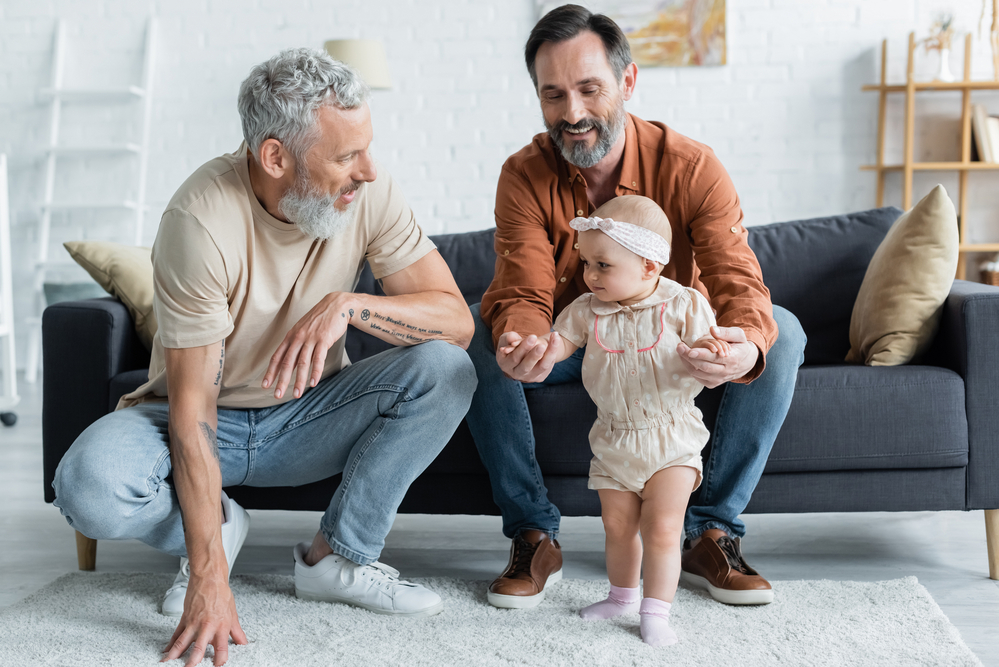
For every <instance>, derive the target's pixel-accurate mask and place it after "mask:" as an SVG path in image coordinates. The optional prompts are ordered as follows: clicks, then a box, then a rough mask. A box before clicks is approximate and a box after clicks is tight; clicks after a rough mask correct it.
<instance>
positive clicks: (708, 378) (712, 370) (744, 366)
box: [676, 326, 760, 389]
mask: <svg viewBox="0 0 999 667" xmlns="http://www.w3.org/2000/svg"><path fill="white" fill-rule="evenodd" d="M711 335H712V336H713V337H714V338H715V339H716V340H719V341H724V342H727V343H728V344H729V348H730V349H729V352H728V355H727V356H722V355H720V354H718V353H717V352H713V351H711V350H709V349H707V348H703V347H698V348H691V347H688V346H687V345H686V344H684V343H680V344H679V345H677V346H676V351H677V353H678V354H679V355H680V359H681V361H683V365H684V366H685V367H686V368H687V370H688V371H689V372H690V374H691V375H692V376H694V379H695V380H697V381H698V382H700V383H701V384H703V385H704V386H705V387H707V388H708V389H714V388H715V387H717V386H719V385H722V384H725V383H726V382H731V381H732V380H737V379H739V378H741V377H742V376H744V375H745V374H746V373H748V372H749V371H751V370H753V368H754V367H755V366H756V361H757V360H758V359H759V357H760V350H759V348H758V347H756V345H755V344H754V343H751V342H749V341H748V340H747V338H746V332H745V331H743V330H742V329H740V328H739V327H719V326H714V327H711Z"/></svg>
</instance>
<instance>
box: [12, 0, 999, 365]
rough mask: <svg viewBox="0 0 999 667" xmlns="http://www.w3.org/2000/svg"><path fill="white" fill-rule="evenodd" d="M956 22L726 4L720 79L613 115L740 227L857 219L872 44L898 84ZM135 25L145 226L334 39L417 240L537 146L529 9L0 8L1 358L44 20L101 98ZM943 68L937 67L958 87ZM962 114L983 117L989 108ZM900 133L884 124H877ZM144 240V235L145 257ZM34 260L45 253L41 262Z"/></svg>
mask: <svg viewBox="0 0 999 667" xmlns="http://www.w3.org/2000/svg"><path fill="white" fill-rule="evenodd" d="M957 4H958V3H955V2H952V1H947V0H877V1H873V0H728V63H729V64H728V65H727V66H724V67H717V68H690V69H643V70H642V71H641V72H640V74H639V85H638V92H637V95H636V97H635V98H634V100H633V101H632V102H631V103H630V104H629V110H630V111H632V112H634V113H636V114H638V115H640V116H642V117H645V118H648V119H655V120H662V121H664V122H666V123H668V124H670V125H671V126H672V127H674V128H675V129H677V130H678V131H680V132H682V133H684V134H687V135H689V136H691V137H693V138H695V139H697V140H699V141H702V142H704V143H706V144H708V145H710V146H712V147H713V148H714V149H715V151H716V152H717V154H718V155H719V156H720V158H721V159H722V161H723V163H724V164H725V165H726V166H727V168H728V169H729V171H730V173H731V174H732V177H733V179H734V181H735V184H736V186H737V188H738V190H739V193H740V196H741V197H742V201H743V206H744V209H745V212H746V218H747V223H748V224H751V225H752V224H761V223H769V222H774V221H781V220H789V219H797V218H803V217H811V216H820V215H826V214H835V213H840V212H845V211H850V210H859V209H864V208H870V207H873V206H874V203H875V202H874V183H875V178H874V175H873V174H872V173H870V172H861V171H859V170H858V167H859V166H860V165H861V164H864V163H869V162H872V161H873V159H874V142H875V136H876V109H877V97H876V95H875V94H873V93H866V94H865V93H861V92H860V86H861V85H862V84H864V83H873V82H875V81H876V76H877V71H878V70H877V67H878V51H879V48H880V42H881V39H882V38H884V37H887V38H888V39H889V40H890V41H889V56H890V58H889V60H890V62H889V71H890V75H891V76H892V78H893V79H895V80H900V78H901V76H902V74H903V73H904V55H905V43H906V40H907V35H908V33H909V31H911V30H917V31H921V32H925V30H926V29H927V28H928V26H929V25H930V23H931V21H932V19H933V18H934V16H935V15H936V13H937V12H938V11H939V10H940V9H942V8H946V7H948V6H952V5H957ZM977 4H978V3H977V2H972V1H970V0H966V1H965V2H963V3H961V5H960V7H959V8H958V12H959V13H958V14H957V23H958V27H959V28H961V29H964V30H967V29H971V30H974V29H975V24H976V22H977V19H978V15H977V12H978V7H977ZM150 14H153V15H155V16H157V17H158V19H159V31H160V48H159V51H158V56H159V59H158V60H159V66H158V70H157V72H156V77H155V93H154V95H155V104H154V109H153V127H152V133H151V144H152V152H151V161H150V180H149V188H148V195H147V196H148V199H149V201H150V203H151V205H152V218H153V221H154V222H155V220H156V219H157V218H158V212H159V210H160V209H161V208H162V206H163V205H164V204H165V202H166V201H167V200H168V199H169V197H170V195H171V194H172V193H173V191H174V190H175V189H176V188H177V186H178V185H180V183H181V182H182V181H183V180H184V178H185V177H186V176H187V175H188V174H189V173H190V172H191V171H192V170H193V169H194V168H196V167H197V166H198V165H199V164H201V163H203V162H204V161H206V160H208V159H210V158H212V157H214V156H216V155H218V154H220V153H222V152H227V151H230V150H232V149H234V148H236V147H237V146H238V144H239V142H240V139H241V135H240V128H239V119H238V115H237V113H236V109H235V98H236V92H237V89H238V86H239V83H240V81H241V80H242V79H243V78H244V76H245V75H246V73H247V72H248V70H249V68H250V67H251V66H252V65H253V64H255V63H257V62H259V61H262V60H264V59H266V58H267V57H269V56H270V55H272V54H274V53H275V52H277V51H278V50H280V49H282V48H286V47H291V46H301V45H308V46H316V47H320V46H321V45H322V43H323V42H324V41H325V40H327V39H331V38H344V37H347V38H349V37H364V38H380V39H383V40H384V41H385V43H386V47H387V51H388V56H389V65H390V68H391V70H392V74H393V76H394V78H395V82H396V85H395V88H394V89H393V90H391V91H376V92H375V94H374V99H373V103H372V111H373V117H374V126H375V146H374V151H375V154H376V156H377V157H378V159H379V160H380V161H381V163H382V165H383V167H385V168H387V169H388V170H390V171H391V172H392V173H393V175H394V176H395V177H396V178H397V179H398V180H399V181H400V182H401V184H402V187H403V189H404V190H405V192H406V194H407V196H408V199H409V201H410V203H411V205H412V206H413V208H414V210H415V211H416V213H417V215H418V217H419V220H420V221H421V222H422V223H423V224H424V225H425V227H426V228H427V229H428V230H429V231H430V232H431V233H439V232H444V231H447V232H455V231H466V230H474V229H482V228H485V227H489V226H491V225H492V224H493V221H492V207H493V196H494V192H495V183H496V178H497V176H498V174H499V169H500V166H501V164H502V162H503V160H504V159H505V158H506V157H507V156H508V155H510V154H511V153H513V152H514V151H516V150H518V149H519V148H520V147H522V146H523V145H524V144H526V143H527V142H528V141H529V140H530V138H531V137H532V136H533V135H534V134H535V133H537V132H540V131H542V130H543V126H542V123H541V116H540V112H539V110H538V106H537V101H536V99H535V96H534V92H533V90H532V88H531V84H530V79H529V78H528V76H527V73H526V71H525V68H524V65H523V60H522V58H523V56H522V49H523V44H524V41H525V40H526V38H527V35H528V33H529V31H530V29H531V27H532V26H533V24H534V22H535V21H536V19H537V16H536V12H535V7H534V0H387V1H381V2H379V1H374V2H372V1H370V0H367V1H362V0H326V1H321V0H281V1H280V2H278V1H270V0H256V1H253V2H250V1H248V0H169V1H165V0H164V1H157V0H148V1H146V2H142V1H139V0H31V1H30V2H29V1H28V0H0V151H2V152H6V153H8V154H9V155H10V156H11V168H12V174H11V177H12V182H11V193H12V198H13V201H12V213H13V237H14V249H15V257H16V259H15V262H16V272H15V273H16V276H15V287H16V288H17V297H16V301H17V304H16V308H17V313H18V319H19V322H20V323H21V327H20V329H19V332H18V333H19V335H20V340H19V341H18V343H19V345H18V346H19V348H22V349H23V347H24V344H25V340H26V338H27V336H26V333H27V332H26V330H25V327H24V325H23V318H24V317H25V316H27V314H28V312H29V310H30V275H31V272H30V267H31V262H32V257H33V256H34V254H35V253H36V238H35V233H34V225H35V223H36V221H37V219H38V217H39V208H38V207H39V202H40V201H41V198H42V186H43V169H42V159H41V158H42V153H41V151H42V148H43V147H44V146H45V144H46V142H47V132H48V111H47V107H46V106H45V105H44V104H43V103H42V102H41V101H40V100H39V98H38V96H37V90H38V89H39V88H42V87H45V86H47V85H48V79H49V71H50V67H51V57H50V53H51V44H52V38H53V32H54V28H55V22H56V19H58V18H61V19H64V20H65V21H66V22H67V27H68V29H69V54H70V56H71V57H70V59H69V67H68V70H67V73H66V77H67V79H66V80H67V85H81V86H85V85H88V84H89V85H104V86H111V85H121V84H125V83H130V82H133V81H137V80H138V75H139V63H140V48H141V43H142V35H143V28H144V25H145V20H146V17H147V16H148V15H150ZM962 53H963V49H962V48H957V49H955V52H954V53H953V56H952V69H953V70H954V71H955V72H957V73H960V71H961V64H960V59H961V55H962ZM935 58H936V56H935V54H931V55H929V56H923V55H921V57H920V62H919V64H918V66H917V72H918V73H919V74H920V75H921V76H922V77H923V78H931V76H932V73H933V71H934V70H935V67H936V63H935ZM974 63H975V67H974V68H973V69H974V75H975V76H976V77H979V78H986V77H991V71H990V66H989V63H990V56H989V53H988V51H987V47H986V46H985V44H984V43H981V44H979V45H978V46H977V47H976V49H975V55H974ZM959 99H960V98H959V96H958V95H956V94H949V93H948V94H943V95H942V97H937V98H934V100H933V101H931V102H925V101H924V100H923V99H921V103H920V107H919V113H920V117H921V118H924V117H925V118H926V119H927V120H936V121H937V122H936V123H935V124H930V123H924V124H923V126H921V136H922V137H923V139H922V141H921V142H920V143H919V145H918V146H917V152H918V153H923V154H932V155H939V154H940V153H941V152H943V153H946V152H947V151H948V150H950V151H951V157H953V154H954V152H955V151H956V148H951V146H952V145H956V144H951V143H950V139H949V138H945V139H943V140H941V138H940V135H941V134H943V136H944V137H952V136H953V135H954V132H955V131H956V128H957V123H956V118H955V114H956V113H957V112H958V110H959V106H958V105H959ZM976 99H977V100H979V101H982V102H985V103H987V104H989V105H990V106H991V111H992V113H993V114H996V113H999V96H989V95H987V94H981V95H980V96H979V97H977V98H976ZM900 116H901V106H896V107H894V108H893V109H892V111H890V117H892V118H895V119H897V118H900ZM64 118H65V121H66V122H65V123H64V128H65V137H66V142H67V143H69V142H71V141H77V142H80V143H84V142H85V143H95V142H100V141H108V142H110V141H115V140H117V141H122V140H128V139H134V138H135V130H136V127H135V122H134V119H133V118H131V117H129V115H128V114H127V113H124V110H123V109H118V110H117V111H114V110H101V109H94V108H90V109H87V108H82V107H77V108H75V109H72V110H68V111H66V112H65V117H64ZM941 128H944V129H941ZM890 130H891V134H890V136H889V138H890V144H891V147H892V148H891V150H890V152H889V156H888V159H889V160H891V159H892V152H894V153H895V154H896V155H900V153H901V149H900V132H901V129H900V123H898V122H894V123H893V124H892V126H891V128H890ZM944 157H946V155H945V156H944ZM896 159H897V158H896ZM132 169H134V165H133V164H130V163H128V161H127V160H125V161H121V160H118V161H117V162H116V161H108V160H103V161H99V160H94V161H90V162H85V163H78V164H77V165H76V166H75V167H71V168H68V169H66V170H65V171H61V172H60V178H59V180H58V185H57V187H58V190H57V192H58V193H59V194H58V197H59V198H60V199H63V200H66V201H73V200H76V201H79V200H82V199H87V198H89V199H100V198H107V199H111V198H114V197H122V196H131V197H134V196H135V193H134V192H131V191H129V187H130V186H129V184H130V183H131V182H132V179H131V178H130V175H131V170H132ZM996 178H997V177H996V175H995V174H987V173H982V174H973V175H972V179H971V182H972V189H973V197H972V200H971V202H972V215H969V219H970V221H971V223H972V225H973V236H974V237H975V238H976V239H978V240H999V229H997V228H999V216H997V215H996V210H997V208H999V184H997V181H996ZM938 180H942V181H943V182H944V183H945V185H947V186H948V188H949V189H951V190H952V191H956V182H957V181H956V177H954V178H951V177H950V176H949V175H940V174H923V175H919V177H918V179H917V182H916V187H915V193H916V194H917V196H918V195H919V194H920V193H922V192H925V191H928V189H929V188H930V186H931V185H932V184H933V183H935V182H937V181H938ZM899 189H900V188H899V182H898V180H897V177H896V179H895V180H892V181H889V199H888V203H896V204H897V203H898V202H899ZM988 190H991V192H987V191H988ZM989 216H991V219H990V217H989ZM61 220H62V221H61V222H60V223H59V224H58V225H57V226H56V227H55V230H54V232H53V235H54V241H56V240H63V239H68V238H101V237H103V236H106V235H108V234H111V235H114V234H115V230H116V229H117V228H118V223H117V222H115V218H114V215H111V214H103V215H101V216H95V215H93V214H90V215H77V216H76V217H73V218H64V219H61ZM154 234H155V224H151V225H149V226H148V227H147V230H146V234H145V237H146V238H145V241H146V242H147V243H151V242H152V238H153V236H154ZM52 252H53V254H55V253H57V252H60V253H61V252H62V251H61V250H60V249H58V246H57V244H56V243H53V250H52Z"/></svg>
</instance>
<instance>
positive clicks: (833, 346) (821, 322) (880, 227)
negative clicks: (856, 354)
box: [749, 206, 902, 365]
mask: <svg viewBox="0 0 999 667" xmlns="http://www.w3.org/2000/svg"><path fill="white" fill-rule="evenodd" d="M901 214H902V211H901V210H899V209H897V208H895V207H893V206H891V207H887V208H879V209H873V210H870V211H860V212H858V213H848V214H846V215H837V216H833V217H829V218H812V219H810V220H796V221H794V222H778V223H774V224H770V225H761V226H757V227H749V245H750V247H752V249H753V251H754V252H755V253H756V257H757V258H758V259H759V260H760V267H761V268H762V269H763V282H764V283H765V284H766V286H767V287H769V288H770V297H771V299H772V300H773V302H774V303H775V304H777V305H779V306H782V307H784V308H786V309H788V310H789V311H791V312H792V313H794V315H795V316H797V318H798V321H799V322H801V327H802V328H803V329H804V330H805V335H807V336H808V345H806V346H805V364H807V365H815V364H839V363H843V360H844V359H845V357H846V353H847V352H849V350H850V317H851V315H852V314H853V303H854V301H856V300H857V293H858V292H859V291H860V284H861V283H862V282H863V280H864V274H865V273H866V272H867V265H868V264H870V262H871V257H873V256H874V251H875V250H877V249H878V245H880V243H881V241H882V239H884V237H885V234H887V233H888V229H889V228H890V227H891V225H892V223H893V222H895V220H896V219H897V218H898V216H899V215H901Z"/></svg>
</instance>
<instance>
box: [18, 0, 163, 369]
mask: <svg viewBox="0 0 999 667" xmlns="http://www.w3.org/2000/svg"><path fill="white" fill-rule="evenodd" d="M155 60H156V20H155V19H153V18H150V19H149V22H148V23H147V25H146V36H145V45H144V48H143V63H142V81H141V82H140V85H138V86H132V85H129V86H121V87H119V88H93V89H89V88H88V89H81V88H67V87H65V85H64V82H63V78H64V77H63V74H64V72H65V62H66V28H65V25H64V24H63V22H62V21H59V23H58V25H57V26H56V33H55V39H54V41H53V47H52V79H51V83H50V86H49V87H48V88H44V89H42V90H41V91H39V97H40V98H41V99H43V100H47V101H48V103H49V109H50V117H49V145H48V147H47V148H46V150H45V196H44V200H43V203H42V207H41V218H40V220H39V225H38V255H37V258H36V262H35V273H34V285H33V287H34V301H35V317H33V318H31V319H30V320H29V322H30V324H31V329H30V337H29V339H28V359H27V363H26V366H25V374H24V379H25V381H26V382H29V383H33V382H35V381H36V379H37V376H38V368H39V366H40V364H41V314H42V311H43V310H44V309H45V306H46V302H45V292H44V287H45V279H46V274H47V273H48V272H49V271H51V270H55V269H57V268H59V267H60V266H66V262H64V261H63V262H55V263H54V262H52V261H50V260H49V243H50V241H51V230H52V214H53V213H62V212H68V211H81V210H100V209H105V210H115V209H116V210H124V211H131V212H133V213H134V218H133V220H134V223H133V224H134V228H133V230H132V234H131V240H132V242H133V243H134V244H135V245H139V244H141V243H142V226H143V222H144V217H145V213H146V210H147V208H148V207H147V206H146V179H147V174H148V165H149V125H150V120H151V115H152V86H153V69H154V66H155ZM134 102H141V103H142V120H141V123H140V125H139V135H140V138H139V142H138V143H125V142H123V143H121V144H116V145H104V146H63V145H60V143H59V129H60V124H61V121H62V107H63V104H65V103H80V104H128V103H134ZM129 156H137V157H138V163H139V167H138V170H137V172H136V181H137V182H136V190H135V200H134V201H132V200H128V199H122V200H120V201H104V202H81V203H66V202H57V201H55V182H56V163H57V162H58V160H59V159H75V158H81V157H129Z"/></svg>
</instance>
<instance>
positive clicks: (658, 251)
mask: <svg viewBox="0 0 999 667" xmlns="http://www.w3.org/2000/svg"><path fill="white" fill-rule="evenodd" d="M569 226H570V227H572V228H573V229H575V230H576V231H579V232H585V231H589V230H591V229H599V230H600V231H602V232H603V233H604V234H606V235H607V236H609V237H611V238H612V239H614V240H615V241H617V242H618V243H620V244H621V245H623V246H624V247H625V248H627V249H628V250H630V251H631V252H633V253H635V254H636V255H638V256H639V257H644V258H646V259H651V260H652V261H653V262H659V263H660V264H662V265H663V266H665V265H667V264H669V243H668V242H667V241H666V239H664V238H663V237H662V236H660V235H659V234H656V233H655V232H654V231H652V230H651V229H646V228H645V227H639V226H638V225H633V224H631V223H630V222H619V221H617V220H611V219H610V218H598V217H596V216H594V217H592V218H573V220H572V221H571V222H570V223H569Z"/></svg>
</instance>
